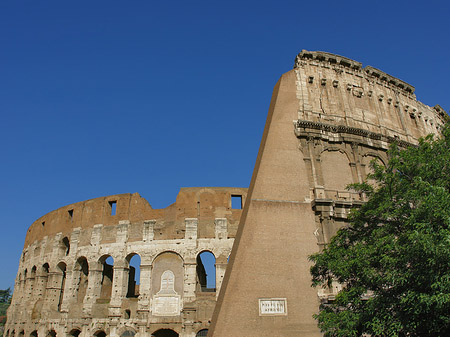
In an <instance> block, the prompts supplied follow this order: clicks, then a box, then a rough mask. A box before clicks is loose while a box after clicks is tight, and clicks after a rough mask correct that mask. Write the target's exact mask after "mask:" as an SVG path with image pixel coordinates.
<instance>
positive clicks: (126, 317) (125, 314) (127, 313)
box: [123, 310, 131, 319]
mask: <svg viewBox="0 0 450 337" xmlns="http://www.w3.org/2000/svg"><path fill="white" fill-rule="evenodd" d="M123 316H124V318H125V319H130V318H131V311H130V310H125V312H124V315H123Z"/></svg>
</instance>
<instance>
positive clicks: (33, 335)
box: [30, 330, 38, 337]
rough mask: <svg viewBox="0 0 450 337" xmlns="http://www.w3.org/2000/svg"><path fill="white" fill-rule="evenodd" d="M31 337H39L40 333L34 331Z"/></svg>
mask: <svg viewBox="0 0 450 337" xmlns="http://www.w3.org/2000/svg"><path fill="white" fill-rule="evenodd" d="M30 337H38V332H37V330H34V331H32V332H31V333H30Z"/></svg>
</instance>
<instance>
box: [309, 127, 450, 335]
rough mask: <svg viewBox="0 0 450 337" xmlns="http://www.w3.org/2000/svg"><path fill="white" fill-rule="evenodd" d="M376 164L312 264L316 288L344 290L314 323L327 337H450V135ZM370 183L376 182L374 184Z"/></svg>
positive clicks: (446, 130) (447, 132)
mask: <svg viewBox="0 0 450 337" xmlns="http://www.w3.org/2000/svg"><path fill="white" fill-rule="evenodd" d="M389 156H390V161H389V163H388V164H387V167H384V166H382V165H378V164H377V163H372V167H373V173H372V174H371V175H369V178H370V179H372V180H373V181H374V182H372V183H371V184H369V183H363V184H355V185H352V186H351V187H352V188H354V189H356V190H357V191H359V192H361V193H366V194H367V195H368V197H369V199H368V202H367V203H366V204H364V205H363V206H362V207H361V208H360V209H359V210H355V211H354V212H353V213H352V215H351V218H350V225H349V226H347V227H345V228H342V229H340V230H339V231H338V233H337V235H336V236H335V237H334V238H333V239H332V240H331V242H330V244H329V245H328V246H327V247H326V248H325V249H324V250H323V251H322V252H320V253H317V254H314V255H312V256H310V260H311V261H312V262H313V266H312V267H311V274H312V278H313V285H314V286H316V287H318V286H322V287H329V286H331V283H332V282H333V281H337V282H339V283H341V284H342V285H343V290H342V291H340V292H339V293H338V294H337V296H336V297H335V300H334V301H332V302H331V303H323V304H322V305H321V307H320V312H319V314H317V315H315V317H316V319H317V320H318V324H319V327H320V328H321V330H322V331H323V332H324V333H325V336H346V337H349V336H361V335H363V334H369V335H372V336H450V128H449V127H448V126H446V127H444V129H443V130H442V136H441V138H439V139H434V138H433V136H428V137H426V138H425V139H422V140H420V143H419V145H418V146H417V147H410V148H407V149H403V150H402V149H399V148H398V147H397V146H396V145H395V144H394V145H393V146H392V147H391V149H390V151H389ZM369 181H370V180H369Z"/></svg>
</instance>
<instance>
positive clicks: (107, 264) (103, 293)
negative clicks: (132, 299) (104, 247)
mask: <svg viewBox="0 0 450 337" xmlns="http://www.w3.org/2000/svg"><path fill="white" fill-rule="evenodd" d="M100 263H101V264H102V281H101V290H100V298H102V299H108V298H111V293H112V284H113V279H114V259H113V258H112V257H111V256H110V255H105V256H103V257H102V258H100Z"/></svg>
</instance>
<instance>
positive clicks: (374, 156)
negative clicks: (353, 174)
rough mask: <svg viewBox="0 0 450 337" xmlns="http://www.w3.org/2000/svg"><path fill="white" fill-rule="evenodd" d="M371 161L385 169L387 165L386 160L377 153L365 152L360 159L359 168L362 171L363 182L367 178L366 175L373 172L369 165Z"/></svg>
mask: <svg viewBox="0 0 450 337" xmlns="http://www.w3.org/2000/svg"><path fill="white" fill-rule="evenodd" d="M372 160H375V161H376V162H378V163H379V164H382V165H383V166H385V167H386V165H387V159H386V158H382V156H380V155H379V154H378V153H376V152H373V151H368V152H366V153H365V154H364V155H362V157H361V168H362V171H363V179H364V180H365V179H366V178H367V175H368V174H369V173H372V172H373V170H372V168H371V167H370V163H371V162H372Z"/></svg>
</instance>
